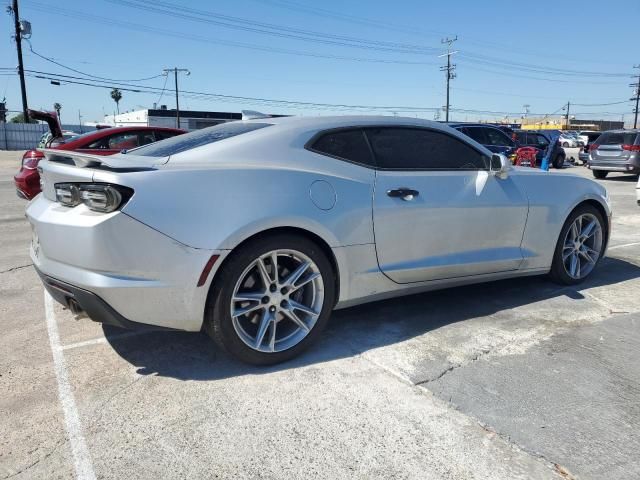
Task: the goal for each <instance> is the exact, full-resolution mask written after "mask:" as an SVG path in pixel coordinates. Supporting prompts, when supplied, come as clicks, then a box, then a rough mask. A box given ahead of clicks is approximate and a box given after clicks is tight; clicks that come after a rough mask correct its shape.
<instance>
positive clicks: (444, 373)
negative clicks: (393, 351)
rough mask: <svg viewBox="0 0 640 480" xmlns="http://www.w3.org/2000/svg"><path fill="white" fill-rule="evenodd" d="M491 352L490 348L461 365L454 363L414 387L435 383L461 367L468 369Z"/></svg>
mask: <svg viewBox="0 0 640 480" xmlns="http://www.w3.org/2000/svg"><path fill="white" fill-rule="evenodd" d="M491 351H492V349H490V348H488V349H486V350H482V351H481V352H480V353H477V354H475V355H474V356H472V357H471V358H470V359H469V360H468V361H466V362H460V363H454V364H453V365H450V366H449V367H447V368H445V369H444V370H443V371H442V372H440V373H439V374H438V375H436V376H435V377H431V378H427V379H426V380H421V381H419V382H416V383H414V384H413V385H415V386H416V387H419V386H421V385H426V384H427V383H430V382H435V381H436V380H440V379H441V378H442V377H444V376H445V375H446V374H448V373H451V372H453V371H454V370H456V369H458V368H460V367H466V366H467V365H471V364H472V363H473V362H477V361H478V360H480V359H481V358H482V357H485V356H487V355H489V354H490V353H491Z"/></svg>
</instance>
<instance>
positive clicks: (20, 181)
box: [13, 168, 40, 200]
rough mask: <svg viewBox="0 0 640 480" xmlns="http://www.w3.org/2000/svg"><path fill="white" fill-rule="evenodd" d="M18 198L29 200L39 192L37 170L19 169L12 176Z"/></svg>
mask: <svg viewBox="0 0 640 480" xmlns="http://www.w3.org/2000/svg"><path fill="white" fill-rule="evenodd" d="M13 181H14V183H15V185H16V191H17V194H18V196H19V197H20V198H24V199H25V200H31V199H32V198H33V197H35V196H36V195H37V194H39V193H40V174H39V173H38V171H37V170H27V169H24V168H23V169H21V170H20V171H19V172H18V173H16V175H15V176H14V177H13Z"/></svg>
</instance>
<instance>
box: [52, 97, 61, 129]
mask: <svg viewBox="0 0 640 480" xmlns="http://www.w3.org/2000/svg"><path fill="white" fill-rule="evenodd" d="M53 109H54V110H55V111H56V113H57V114H58V121H59V122H60V124H62V120H61V119H60V110H62V105H61V104H59V103H58V102H56V103H54V104H53Z"/></svg>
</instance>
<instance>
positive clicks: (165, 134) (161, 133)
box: [153, 130, 180, 141]
mask: <svg viewBox="0 0 640 480" xmlns="http://www.w3.org/2000/svg"><path fill="white" fill-rule="evenodd" d="M153 133H154V134H155V136H156V141H159V140H164V139H165V138H171V137H175V136H176V135H180V134H179V133H178V132H170V131H167V130H155V131H154V132H153Z"/></svg>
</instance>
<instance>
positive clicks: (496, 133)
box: [448, 123, 518, 157]
mask: <svg viewBox="0 0 640 480" xmlns="http://www.w3.org/2000/svg"><path fill="white" fill-rule="evenodd" d="M448 125H449V126H450V127H453V128H455V129H456V130H458V131H459V132H461V133H464V134H465V135H466V136H468V137H470V138H472V139H474V140H475V141H476V142H478V143H479V144H481V145H483V146H485V147H487V148H488V149H489V150H491V151H492V152H493V153H502V154H504V155H506V156H507V157H511V156H512V155H514V154H515V152H516V150H517V149H518V145H517V144H516V142H514V141H513V140H512V139H511V138H510V137H509V135H507V134H506V133H505V132H503V131H502V130H501V129H500V128H498V127H494V126H493V125H484V124H481V123H479V124H472V123H449V124H448Z"/></svg>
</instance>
